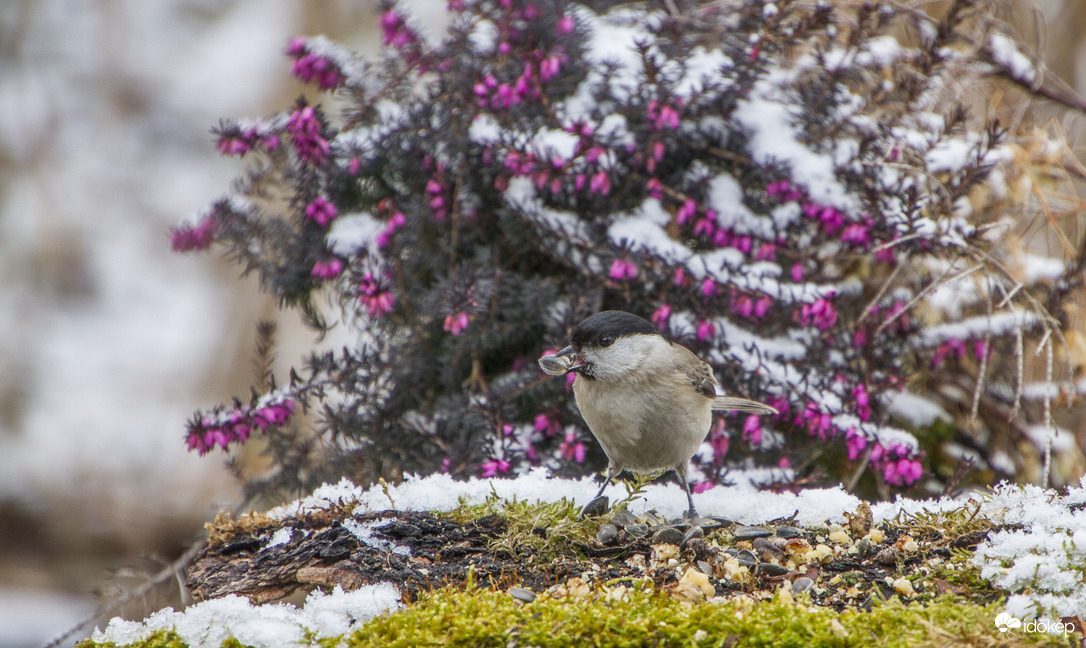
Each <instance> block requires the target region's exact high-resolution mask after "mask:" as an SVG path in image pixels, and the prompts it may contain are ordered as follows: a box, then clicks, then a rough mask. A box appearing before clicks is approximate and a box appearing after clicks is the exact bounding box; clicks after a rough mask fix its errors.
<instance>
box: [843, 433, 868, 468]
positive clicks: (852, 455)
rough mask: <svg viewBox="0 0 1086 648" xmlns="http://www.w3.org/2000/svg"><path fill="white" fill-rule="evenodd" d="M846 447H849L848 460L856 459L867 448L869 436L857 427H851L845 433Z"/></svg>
mask: <svg viewBox="0 0 1086 648" xmlns="http://www.w3.org/2000/svg"><path fill="white" fill-rule="evenodd" d="M845 447H846V448H848V460H849V461H855V460H856V458H857V457H859V456H860V454H861V453H863V451H864V450H865V449H866V448H867V436H865V435H864V434H863V433H862V432H859V431H858V430H856V428H849V430H848V432H846V433H845Z"/></svg>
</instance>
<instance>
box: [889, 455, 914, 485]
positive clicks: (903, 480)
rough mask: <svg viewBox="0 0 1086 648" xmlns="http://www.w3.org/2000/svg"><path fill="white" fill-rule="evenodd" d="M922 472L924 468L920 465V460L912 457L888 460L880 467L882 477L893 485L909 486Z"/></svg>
mask: <svg viewBox="0 0 1086 648" xmlns="http://www.w3.org/2000/svg"><path fill="white" fill-rule="evenodd" d="M923 474H924V469H923V468H922V467H921V466H920V462H919V461H915V460H913V459H898V460H897V461H889V462H887V463H886V464H884V465H883V467H882V476H883V478H885V479H886V481H887V482H888V483H890V484H893V485H895V486H910V485H912V484H914V483H916V482H917V480H919V479H920V477H921V476H922V475H923Z"/></svg>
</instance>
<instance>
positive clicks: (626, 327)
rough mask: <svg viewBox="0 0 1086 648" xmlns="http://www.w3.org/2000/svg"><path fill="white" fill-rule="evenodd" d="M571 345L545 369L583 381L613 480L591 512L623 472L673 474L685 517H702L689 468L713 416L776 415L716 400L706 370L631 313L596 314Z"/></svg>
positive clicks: (580, 386) (581, 395) (586, 412)
mask: <svg viewBox="0 0 1086 648" xmlns="http://www.w3.org/2000/svg"><path fill="white" fill-rule="evenodd" d="M570 342H571V344H570V345H569V346H567V347H566V348H564V349H562V350H561V351H559V352H558V353H556V354H554V355H553V356H544V357H543V358H540V360H539V364H540V366H541V367H543V369H544V371H546V372H547V373H549V374H560V373H569V372H576V373H577V377H576V378H575V379H574V382H573V396H574V398H575V399H576V401H577V408H578V409H580V411H581V416H582V417H583V418H584V420H585V423H587V424H588V428H589V429H590V430H591V431H592V435H593V436H594V437H596V440H597V441H599V443H600V445H601V446H602V447H603V451H604V453H606V455H607V459H608V462H609V463H608V465H607V479H606V480H605V481H604V482H603V486H601V487H600V490H599V492H597V493H596V496H595V497H594V498H593V500H592V503H590V504H589V505H588V506H586V507H585V510H586V511H587V510H591V509H593V508H595V507H594V505H596V504H597V502H598V501H599V500H600V498H601V496H602V495H603V491H604V490H606V488H607V486H608V485H610V483H611V481H612V480H613V479H614V478H615V476H617V475H618V474H619V473H621V472H622V471H623V470H630V471H632V472H636V473H653V472H656V471H659V470H665V469H669V470H673V471H675V475H676V477H677V478H678V480H679V483H680V484H681V485H682V487H683V489H684V490H685V491H686V499H687V502H688V503H689V504H690V509H689V511H687V515H688V516H690V517H697V510H696V509H695V508H694V498H693V496H692V495H691V494H690V484H688V483H687V482H686V466H687V462H688V461H690V458H691V457H693V456H694V453H695V452H696V451H697V449H698V447H699V446H700V445H701V444H702V442H703V441H704V440H705V437H706V436H707V435H708V434H709V428H710V426H711V425H712V422H713V412H714V411H722V412H726V411H740V412H754V413H757V414H776V413H777V410H776V409H774V408H772V407H770V406H768V405H763V404H761V403H757V402H755V401H751V400H747V399H745V398H733V397H729V396H721V395H718V394H717V391H716V388H717V381H716V377H715V376H713V370H712V368H711V367H710V366H709V365H708V364H706V363H705V362H702V361H701V360H700V359H698V357H697V356H696V355H694V354H693V353H692V352H691V351H690V350H689V349H687V348H686V347H684V346H682V345H680V344H676V343H675V342H671V341H669V340H667V339H666V338H664V336H662V335H661V334H660V331H659V330H657V328H656V327H655V326H654V325H653V324H652V323H650V322H649V321H647V320H645V319H643V318H641V317H638V316H637V315H634V314H632V313H627V312H624V311H602V312H600V313H596V314H595V315H592V316H591V317H589V318H587V319H585V320H584V321H583V322H581V323H580V324H578V325H577V327H576V328H574V329H573V334H572V335H571V339H570ZM606 507H607V505H606V502H604V503H603V508H604V509H606Z"/></svg>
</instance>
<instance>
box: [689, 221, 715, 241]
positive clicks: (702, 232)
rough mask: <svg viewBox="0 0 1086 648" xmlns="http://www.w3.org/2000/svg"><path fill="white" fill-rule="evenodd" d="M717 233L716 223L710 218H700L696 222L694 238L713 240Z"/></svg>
mask: <svg viewBox="0 0 1086 648" xmlns="http://www.w3.org/2000/svg"><path fill="white" fill-rule="evenodd" d="M715 231H716V223H714V222H713V221H711V220H709V219H708V218H699V219H698V220H697V221H695V222H694V236H704V237H706V238H712V236H713V233H714V232H715Z"/></svg>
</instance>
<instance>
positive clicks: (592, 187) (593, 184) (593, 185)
mask: <svg viewBox="0 0 1086 648" xmlns="http://www.w3.org/2000/svg"><path fill="white" fill-rule="evenodd" d="M588 190H589V191H591V192H592V193H598V194H600V195H601V196H606V195H607V194H609V193H611V178H609V177H608V176H607V172H606V171H597V172H596V173H595V174H594V175H593V176H592V180H591V181H589V183H588Z"/></svg>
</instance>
